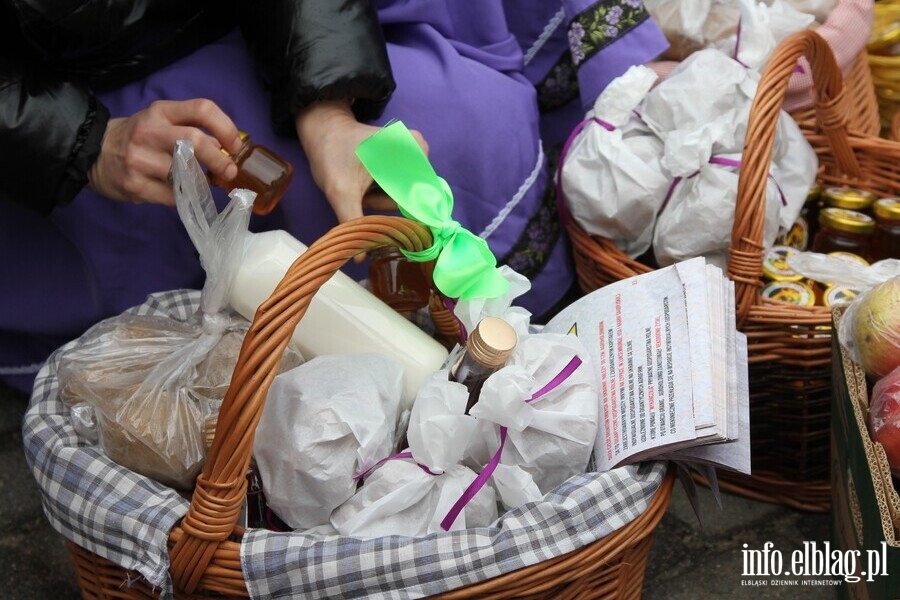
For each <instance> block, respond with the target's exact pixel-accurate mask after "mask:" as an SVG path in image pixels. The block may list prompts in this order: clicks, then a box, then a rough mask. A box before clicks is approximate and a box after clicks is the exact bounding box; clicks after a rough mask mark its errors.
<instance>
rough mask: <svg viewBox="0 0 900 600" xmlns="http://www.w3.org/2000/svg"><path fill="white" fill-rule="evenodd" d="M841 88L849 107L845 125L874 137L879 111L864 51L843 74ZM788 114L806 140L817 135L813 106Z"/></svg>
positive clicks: (879, 120) (880, 128)
mask: <svg viewBox="0 0 900 600" xmlns="http://www.w3.org/2000/svg"><path fill="white" fill-rule="evenodd" d="M844 89H845V90H847V91H846V92H845V93H846V94H848V95H849V100H848V105H849V107H851V108H852V110H851V111H850V114H849V115H847V126H848V127H849V128H850V129H853V130H854V131H859V132H860V133H864V134H866V135H874V136H877V135H878V134H879V132H880V131H881V130H882V120H881V109H880V106H879V104H878V96H877V94H876V93H875V83H874V81H873V79H872V69H871V67H870V66H869V54H868V52H867V51H866V50H865V49H863V50H862V51H861V52H860V53H859V54H857V55H856V58H855V59H854V60H853V62H852V63H851V64H850V68H849V70H848V71H847V72H846V73H845V74H844ZM790 114H791V116H792V117H794V120H795V121H797V124H798V125H799V126H800V129H801V130H802V131H803V133H804V134H806V135H807V138H808V139H809V138H810V137H814V136H815V134H816V133H818V132H819V125H818V122H817V120H816V109H815V107H814V106H812V105H810V106H808V107H804V108H798V109H795V110H792V111H790Z"/></svg>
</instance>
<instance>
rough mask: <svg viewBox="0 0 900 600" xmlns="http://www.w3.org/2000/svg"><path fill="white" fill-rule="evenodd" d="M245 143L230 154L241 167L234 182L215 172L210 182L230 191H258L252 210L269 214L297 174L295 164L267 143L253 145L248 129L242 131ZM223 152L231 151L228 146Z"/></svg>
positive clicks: (211, 174)
mask: <svg viewBox="0 0 900 600" xmlns="http://www.w3.org/2000/svg"><path fill="white" fill-rule="evenodd" d="M239 135H240V138H241V141H242V142H243V145H242V146H241V149H240V150H238V153H237V154H234V155H231V158H232V159H233V160H234V162H235V164H237V167H238V174H237V176H236V177H235V178H234V179H232V180H231V181H226V180H224V179H220V178H219V177H217V176H216V175H214V174H213V173H210V174H209V181H210V183H212V184H213V185H215V186H218V187H220V188H222V189H224V190H225V191H227V192H230V191H231V190H233V189H235V188H244V189H247V190H252V191H254V192H256V199H255V200H254V201H253V212H254V213H255V214H257V215H267V214H269V213H270V212H272V210H273V209H274V208H275V206H276V205H277V204H278V202H279V201H280V200H281V197H282V196H283V195H284V192H285V190H287V187H288V184H290V183H291V179H292V178H293V177H294V167H293V166H291V164H290V163H289V162H287V161H286V160H284V159H283V158H281V157H280V156H278V155H277V154H276V153H274V152H272V151H271V150H269V149H268V148H266V147H265V146H260V145H259V144H254V143H253V141H252V140H251V139H250V135H249V134H248V133H247V132H246V131H241V132H239ZM222 152H224V153H225V154H228V152H226V151H225V149H224V148H223V149H222Z"/></svg>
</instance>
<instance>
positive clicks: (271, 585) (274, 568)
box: [22, 290, 665, 598]
mask: <svg viewBox="0 0 900 600" xmlns="http://www.w3.org/2000/svg"><path fill="white" fill-rule="evenodd" d="M199 300H200V293H199V292H198V291H194V290H175V291H171V292H166V293H163V294H157V295H154V296H151V297H150V298H148V300H147V302H146V303H144V304H142V305H141V306H139V307H136V308H135V309H133V310H132V311H129V312H135V313H137V314H149V315H167V316H169V317H171V318H174V319H179V320H186V319H187V318H188V317H189V316H190V315H192V314H193V313H194V312H195V311H196V310H197V308H198V306H199ZM67 347H68V346H64V347H63V348H60V349H59V350H57V351H56V352H55V353H54V354H53V355H52V356H51V357H50V359H49V360H48V361H47V363H46V364H45V365H44V367H43V368H42V369H41V371H40V373H39V374H38V377H37V381H36V383H35V387H34V391H33V393H32V397H31V404H30V406H29V409H28V411H27V413H26V414H25V419H24V421H23V426H22V432H23V440H24V444H25V451H26V458H27V460H28V463H29V465H30V466H31V469H32V472H33V473H34V476H35V478H36V480H37V482H38V485H39V486H40V488H41V492H42V498H43V505H44V511H45V513H46V514H47V518H48V519H49V521H50V523H51V524H52V526H53V527H54V528H55V529H56V530H57V531H58V532H59V533H60V534H62V535H63V536H65V537H66V538H68V539H69V540H72V541H73V542H75V543H76V544H78V545H79V546H82V547H84V548H86V549H87V550H89V551H91V552H93V553H94V554H97V555H98V556H102V557H104V558H106V559H108V560H110V561H112V562H114V563H116V564H118V565H121V566H122V567H125V568H127V569H132V570H134V571H136V572H138V573H140V574H141V575H142V576H143V577H145V578H146V579H147V581H148V582H150V583H151V584H152V585H154V586H157V587H158V588H159V590H160V592H161V596H162V597H164V598H165V597H170V596H171V593H172V583H171V580H170V578H169V574H168V567H169V556H168V551H167V549H166V540H167V539H168V535H169V531H170V530H171V528H172V527H173V526H174V525H175V524H176V523H177V522H178V520H179V519H181V518H182V517H183V516H184V515H185V513H186V512H187V509H188V500H187V499H185V498H184V497H182V496H181V495H179V493H178V492H176V491H174V490H172V489H170V488H167V487H165V486H163V485H161V484H159V483H157V482H155V481H153V480H151V479H148V478H146V477H143V476H141V475H138V474H136V473H134V472H133V471H130V470H128V469H126V468H124V467H121V466H119V465H117V464H116V463H114V462H112V461H110V460H109V459H108V458H106V456H105V455H104V454H103V452H102V451H101V450H100V449H98V448H96V447H93V446H91V445H89V444H88V443H87V442H86V441H85V440H84V439H81V438H79V436H78V434H77V433H76V432H75V430H74V429H73V427H72V424H71V422H70V419H69V409H68V408H67V407H66V406H65V405H64V404H63V402H62V401H61V400H60V398H59V395H58V381H57V378H56V367H57V365H58V363H59V355H60V354H61V352H63V351H64V350H65V349H66V348H67ZM664 474H665V466H664V464H663V463H644V464H641V465H636V466H629V467H623V468H620V469H615V470H612V471H609V472H606V473H587V474H584V475H579V476H576V477H573V478H571V479H570V480H569V481H567V482H566V483H564V484H563V485H561V486H559V487H558V488H557V489H556V490H554V491H553V492H551V493H549V494H547V495H546V496H545V497H544V498H543V499H542V500H541V501H539V502H534V503H529V504H527V505H525V506H522V507H520V508H518V509H516V510H513V511H509V512H507V513H506V514H505V515H503V516H502V517H501V518H500V519H499V520H498V521H497V522H496V523H495V524H494V525H493V526H492V527H485V528H477V529H467V530H462V531H454V532H449V533H441V534H434V535H429V536H426V537H421V538H405V537H399V536H391V537H383V538H376V539H371V540H360V539H356V538H349V537H342V536H313V535H304V534H299V533H275V532H271V531H267V530H248V531H247V533H246V535H245V536H244V539H243V543H242V546H241V563H242V568H243V573H244V579H245V581H246V582H247V587H248V589H249V591H250V594H251V596H252V597H254V598H297V597H303V598H352V597H369V598H418V597H422V596H427V595H430V594H435V593H439V592H443V591H447V590H451V589H455V588H458V587H460V586H463V585H467V584H470V583H475V582H478V581H483V580H485V579H488V578H492V577H496V576H498V575H501V574H503V573H507V572H510V571H514V570H516V569H519V568H522V567H525V566H528V565H533V564H536V563H539V562H542V561H544V560H547V559H550V558H552V557H555V556H559V555H561V554H564V553H566V552H570V551H572V550H576V549H578V548H580V547H582V546H584V545H586V544H589V543H591V542H594V541H596V540H598V539H600V538H602V537H605V536H606V535H608V534H609V533H611V532H612V531H614V530H616V529H618V528H620V527H622V526H624V525H626V524H628V523H629V522H630V521H631V520H633V519H634V518H636V517H637V516H639V515H640V514H641V513H642V512H643V511H644V510H645V509H646V507H647V505H648V503H649V501H650V499H651V498H652V496H653V494H654V493H656V491H657V489H658V488H659V486H660V484H661V482H662V479H663V476H664Z"/></svg>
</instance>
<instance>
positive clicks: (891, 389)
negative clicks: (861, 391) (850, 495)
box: [869, 367, 900, 477]
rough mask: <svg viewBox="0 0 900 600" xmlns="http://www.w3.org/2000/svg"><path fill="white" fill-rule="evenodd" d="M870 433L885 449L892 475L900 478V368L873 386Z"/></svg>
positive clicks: (870, 403)
mask: <svg viewBox="0 0 900 600" xmlns="http://www.w3.org/2000/svg"><path fill="white" fill-rule="evenodd" d="M869 433H870V434H871V435H872V439H873V440H875V441H876V442H878V443H879V444H881V445H882V447H883V448H884V453H885V454H886V455H887V459H888V464H889V465H890V467H891V473H892V474H893V475H894V477H900V367H896V368H895V369H894V370H893V371H891V372H890V373H889V374H887V375H885V376H884V377H882V378H881V379H879V380H878V381H876V382H875V385H874V386H872V398H871V401H870V402H869Z"/></svg>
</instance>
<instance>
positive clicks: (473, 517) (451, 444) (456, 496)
mask: <svg viewBox="0 0 900 600" xmlns="http://www.w3.org/2000/svg"><path fill="white" fill-rule="evenodd" d="M468 396H469V395H468V390H467V389H466V387H465V386H463V385H462V384H459V383H456V382H453V381H450V380H449V379H448V372H447V371H445V370H442V371H437V372H436V373H435V374H434V375H433V376H432V377H431V378H430V379H429V380H427V381H426V382H425V385H424V386H423V387H422V389H421V390H420V391H419V394H418V395H417V396H416V402H415V404H413V407H412V411H411V414H410V420H409V428H408V430H407V438H408V440H409V449H408V450H407V451H405V452H401V453H399V454H394V455H390V456H388V455H387V454H386V455H385V457H384V459H383V460H382V461H380V464H378V465H376V467H375V468H373V469H371V470H370V471H369V472H366V473H361V474H360V479H362V480H363V485H362V487H361V488H360V489H359V491H357V492H356V494H355V495H354V496H353V497H352V498H350V499H349V500H348V501H347V502H345V503H344V504H342V505H341V506H340V507H338V508H337V510H335V511H334V513H333V514H332V516H331V524H332V525H333V526H334V528H335V529H336V530H337V532H338V533H340V534H341V535H350V536H354V537H362V538H370V537H380V536H388V535H401V536H422V535H427V534H429V533H436V532H439V531H442V530H445V529H446V530H456V529H465V528H468V527H484V526H487V525H490V524H491V523H492V522H493V521H494V520H496V519H497V517H498V513H497V502H496V498H495V495H494V490H493V489H492V488H491V487H490V486H484V487H482V488H481V489H479V490H477V492H476V493H475V494H474V495H473V496H472V497H471V499H469V500H468V501H467V502H465V505H464V506H463V507H462V508H461V510H460V511H459V512H458V513H454V517H455V518H454V519H451V521H452V523H451V522H450V521H446V517H447V515H448V513H450V511H451V510H452V509H453V507H454V505H455V504H456V503H457V502H458V501H459V500H460V498H462V497H463V496H464V494H465V492H466V490H467V488H469V486H470V485H471V483H472V481H473V480H475V479H476V477H477V473H476V472H474V471H472V470H471V469H469V468H468V467H466V466H464V465H463V464H462V463H461V459H462V456H463V452H464V451H465V448H466V445H467V442H468V439H469V438H470V437H471V435H472V433H473V432H474V429H475V419H474V418H473V417H471V416H469V415H466V414H465V408H466V402H467V400H468ZM442 522H446V523H447V526H446V527H443V526H442Z"/></svg>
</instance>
